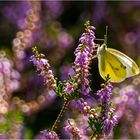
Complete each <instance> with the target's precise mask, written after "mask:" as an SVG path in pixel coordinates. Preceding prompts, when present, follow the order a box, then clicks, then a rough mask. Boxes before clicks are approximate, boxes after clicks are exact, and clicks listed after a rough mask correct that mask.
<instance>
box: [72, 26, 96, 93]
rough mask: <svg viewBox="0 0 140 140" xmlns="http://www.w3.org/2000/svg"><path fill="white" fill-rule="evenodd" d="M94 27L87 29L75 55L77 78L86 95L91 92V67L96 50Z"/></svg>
mask: <svg viewBox="0 0 140 140" xmlns="http://www.w3.org/2000/svg"><path fill="white" fill-rule="evenodd" d="M93 29H94V27H93V26H89V25H88V27H86V33H83V34H82V36H81V37H80V39H79V41H80V44H79V45H78V47H77V48H76V50H75V52H74V54H75V56H76V58H75V62H74V64H75V72H76V77H78V78H79V83H81V93H82V94H84V95H87V94H89V92H90V91H91V89H90V86H89V80H88V76H89V65H90V61H91V59H92V56H93V49H94V47H95V46H94V39H95V36H94V32H93Z"/></svg>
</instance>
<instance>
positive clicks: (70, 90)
mask: <svg viewBox="0 0 140 140" xmlns="http://www.w3.org/2000/svg"><path fill="white" fill-rule="evenodd" d="M64 92H65V93H68V94H70V93H73V92H74V88H73V86H72V85H71V84H69V83H68V85H67V86H66V87H65V89H64Z"/></svg>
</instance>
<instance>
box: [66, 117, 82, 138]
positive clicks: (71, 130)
mask: <svg viewBox="0 0 140 140" xmlns="http://www.w3.org/2000/svg"><path fill="white" fill-rule="evenodd" d="M64 129H65V131H66V132H67V133H68V134H69V135H70V138H72V139H81V138H82V134H81V131H80V129H78V128H77V127H76V124H75V123H74V120H71V121H70V120H68V123H67V125H66V126H65V127H64Z"/></svg>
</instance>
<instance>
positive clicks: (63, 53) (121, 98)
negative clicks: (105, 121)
mask: <svg viewBox="0 0 140 140" xmlns="http://www.w3.org/2000/svg"><path fill="white" fill-rule="evenodd" d="M87 20H90V22H91V25H93V26H95V28H96V30H95V36H96V38H104V34H105V28H106V26H108V37H107V41H108V42H107V43H108V44H107V45H108V47H111V48H115V49H117V50H120V51H121V52H123V53H125V54H127V55H128V56H130V57H131V58H132V59H134V60H135V61H136V63H137V64H138V65H139V66H140V39H139V38H140V2H139V1H129V2H128V1H36V2H35V1H0V134H1V135H0V138H1V139H4V138H15V139H19V138H22V139H26V138H29V139H34V138H36V137H37V135H38V134H39V132H40V131H41V130H44V129H47V128H50V127H51V126H52V124H53V122H54V121H55V119H56V117H57V115H58V113H59V111H60V108H61V106H62V103H63V100H62V99H60V98H59V97H56V95H55V93H54V92H53V91H48V90H47V89H46V87H45V86H44V85H43V79H42V77H41V76H38V74H37V73H36V69H35V67H34V66H33V64H32V63H31V62H30V61H29V60H30V56H31V55H32V47H34V46H37V47H38V49H39V51H40V52H42V53H44V54H45V55H46V58H47V59H48V60H49V63H50V65H51V67H52V70H53V72H54V74H55V76H56V77H57V78H58V79H59V80H61V81H63V80H67V79H68V75H67V73H71V75H72V74H73V70H72V69H71V66H72V63H73V61H74V59H75V56H74V54H73V52H74V50H75V48H76V47H77V46H78V43H79V42H78V39H79V37H80V35H81V34H82V33H83V32H84V23H85V22H86V21H87ZM100 43H101V42H100ZM97 61H98V60H97V59H95V60H94V61H93V63H92V65H91V70H90V71H91V74H92V76H91V86H92V89H93V92H96V91H97V90H98V89H100V84H101V83H102V82H103V80H102V79H101V77H100V75H99V73H98V66H97V65H98V62H97ZM139 85H140V77H139V76H136V77H134V78H129V79H127V80H125V81H124V82H122V83H119V84H116V85H114V91H113V92H114V93H113V97H112V103H113V104H114V106H115V108H116V113H117V115H118V124H117V126H116V127H115V128H114V132H112V138H114V139H139V138H140V131H139V130H140V95H139V94H140V93H139V92H140V88H139ZM66 116H67V117H68V115H66ZM58 132H59V135H60V138H65V136H64V134H62V133H63V131H61V130H58Z"/></svg>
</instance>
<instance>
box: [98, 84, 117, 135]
mask: <svg viewBox="0 0 140 140" xmlns="http://www.w3.org/2000/svg"><path fill="white" fill-rule="evenodd" d="M112 88H113V86H112V85H111V83H107V84H106V85H103V88H102V89H101V90H99V91H98V92H97V95H98V97H99V101H100V104H101V113H100V119H101V121H103V131H102V132H103V134H105V135H108V134H110V132H111V130H112V128H113V127H114V126H115V125H116V123H117V116H116V115H114V109H113V108H111V103H110V98H111V93H112Z"/></svg>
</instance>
